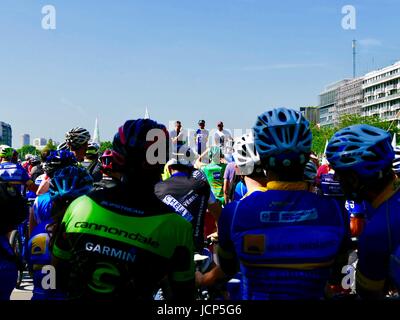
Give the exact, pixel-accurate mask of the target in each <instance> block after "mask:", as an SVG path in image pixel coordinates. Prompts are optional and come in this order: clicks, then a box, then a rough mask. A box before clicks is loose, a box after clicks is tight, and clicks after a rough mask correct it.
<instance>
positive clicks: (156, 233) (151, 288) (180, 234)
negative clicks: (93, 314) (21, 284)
mask: <svg viewBox="0 0 400 320" xmlns="http://www.w3.org/2000/svg"><path fill="white" fill-rule="evenodd" d="M53 254H54V256H55V257H57V258H59V259H62V260H64V261H62V262H63V263H60V264H58V265H57V276H59V277H60V279H61V280H60V281H61V283H62V284H61V285H64V286H65V287H66V288H67V292H68V295H69V297H70V298H81V299H105V298H106V299H131V300H132V299H134V300H151V299H152V297H153V294H154V293H155V291H156V289H157V287H158V283H159V281H160V280H161V279H162V278H164V277H165V276H166V275H168V276H169V277H170V282H171V287H172V288H174V287H176V286H183V287H184V286H185V285H190V286H194V265H193V238H192V227H191V224H190V223H189V222H187V221H185V220H184V219H182V218H181V217H179V216H178V215H177V214H175V213H171V210H170V209H169V208H168V207H166V206H165V205H164V204H162V203H161V202H160V201H159V200H158V199H157V198H156V197H155V196H154V194H151V195H148V194H144V192H143V191H142V190H140V186H139V187H136V188H135V189H128V186H124V185H117V186H116V187H114V188H109V189H98V190H94V191H92V192H91V193H89V195H87V196H82V197H80V198H78V199H76V200H75V201H74V202H72V203H71V205H70V206H69V207H68V209H67V211H66V213H65V215H64V218H63V221H62V223H61V226H60V230H59V233H58V234H57V236H56V240H55V244H54V248H53ZM63 264H64V266H62V265H63ZM57 281H58V282H59V283H60V281H59V280H57ZM190 288H191V287H190ZM174 292H175V293H176V294H179V293H181V294H182V295H185V296H184V297H180V296H177V298H178V299H191V298H192V297H188V296H187V292H188V291H187V288H186V291H184V290H181V291H179V290H176V291H174Z"/></svg>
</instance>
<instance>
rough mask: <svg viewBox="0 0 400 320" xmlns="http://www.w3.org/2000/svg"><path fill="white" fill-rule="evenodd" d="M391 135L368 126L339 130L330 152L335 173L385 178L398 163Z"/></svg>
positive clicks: (327, 153)
mask: <svg viewBox="0 0 400 320" xmlns="http://www.w3.org/2000/svg"><path fill="white" fill-rule="evenodd" d="M391 140H392V139H391V136H390V134H389V133H388V132H386V131H384V130H382V129H379V128H377V127H373V126H370V125H367V124H357V125H353V126H350V127H346V128H344V129H341V130H339V131H338V132H336V133H335V135H334V136H333V137H332V138H331V140H330V141H329V143H328V147H327V149H326V156H327V158H328V161H329V163H330V164H331V165H332V167H333V168H334V169H335V170H344V171H346V170H353V171H355V172H356V173H357V174H358V175H359V176H360V177H364V178H370V177H375V176H377V175H379V176H380V175H381V173H382V170H384V169H386V168H388V167H390V166H391V165H392V161H393V159H394V150H393V147H392V144H391V143H392V141H391Z"/></svg>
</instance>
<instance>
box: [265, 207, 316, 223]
mask: <svg viewBox="0 0 400 320" xmlns="http://www.w3.org/2000/svg"><path fill="white" fill-rule="evenodd" d="M317 218H318V212H317V210H316V209H315V208H313V209H310V210H299V211H262V212H261V213H260V221H261V222H264V223H295V222H301V221H309V220H316V219H317Z"/></svg>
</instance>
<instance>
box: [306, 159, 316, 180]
mask: <svg viewBox="0 0 400 320" xmlns="http://www.w3.org/2000/svg"><path fill="white" fill-rule="evenodd" d="M317 171H318V169H317V166H316V165H315V163H314V162H312V161H311V160H310V161H308V162H307V164H306V166H305V168H304V180H305V181H307V182H310V183H314V182H315V178H316V177H317Z"/></svg>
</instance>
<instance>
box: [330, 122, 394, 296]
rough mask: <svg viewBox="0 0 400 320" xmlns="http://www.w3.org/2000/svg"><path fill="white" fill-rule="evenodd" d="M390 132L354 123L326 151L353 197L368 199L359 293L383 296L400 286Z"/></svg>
mask: <svg viewBox="0 0 400 320" xmlns="http://www.w3.org/2000/svg"><path fill="white" fill-rule="evenodd" d="M391 140H392V139H391V136H390V134H389V133H388V132H386V131H384V130H382V129H379V128H376V127H373V126H370V125H365V124H361V125H354V126H350V127H347V128H344V129H341V130H340V131H338V132H337V133H336V134H335V135H334V136H333V137H332V139H331V140H330V141H329V144H328V148H327V151H326V154H327V157H328V160H329V162H330V163H331V165H332V167H333V168H334V169H335V171H336V174H337V176H338V177H339V180H340V183H341V186H342V189H343V191H344V192H345V194H346V195H347V197H348V198H349V199H350V200H354V201H361V200H366V201H367V202H368V203H369V204H370V205H371V206H372V208H370V206H368V209H367V210H368V212H367V216H368V218H367V223H366V226H365V227H364V230H363V232H362V234H361V236H360V238H359V251H358V258H359V260H358V264H357V272H356V290H357V294H359V295H360V296H361V297H364V298H382V297H384V296H385V294H386V293H387V291H388V289H389V288H390V285H391V284H393V283H395V284H397V289H400V232H399V230H400V215H399V212H400V192H399V187H400V183H399V180H398V179H397V177H396V175H395V173H394V172H393V169H392V161H393V159H394V150H393V147H392V145H391Z"/></svg>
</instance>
